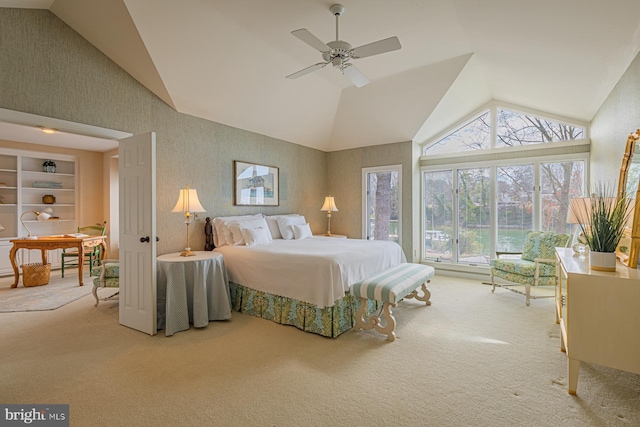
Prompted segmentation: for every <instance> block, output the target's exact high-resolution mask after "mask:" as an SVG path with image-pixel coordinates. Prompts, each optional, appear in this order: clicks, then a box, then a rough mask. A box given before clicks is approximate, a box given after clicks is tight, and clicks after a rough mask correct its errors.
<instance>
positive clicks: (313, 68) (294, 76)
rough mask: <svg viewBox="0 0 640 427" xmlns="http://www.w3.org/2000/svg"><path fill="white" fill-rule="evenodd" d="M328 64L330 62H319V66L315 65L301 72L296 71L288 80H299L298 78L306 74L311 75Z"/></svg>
mask: <svg viewBox="0 0 640 427" xmlns="http://www.w3.org/2000/svg"><path fill="white" fill-rule="evenodd" d="M327 64H328V62H318V63H317V64H313V65H311V66H309V67H307V68H303V69H302V70H300V71H296V72H295V73H293V74H289V75H288V76H287V77H286V78H287V79H297V78H298V77H302V76H304V75H305V74H309V73H311V72H313V71H315V70H319V69H320V68H324V67H325V66H326V65H327Z"/></svg>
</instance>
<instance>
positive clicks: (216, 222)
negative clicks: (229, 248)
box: [213, 214, 262, 248]
mask: <svg viewBox="0 0 640 427" xmlns="http://www.w3.org/2000/svg"><path fill="white" fill-rule="evenodd" d="M251 218H262V214H255V215H237V216H220V217H217V218H214V219H213V244H214V245H215V246H216V247H217V248H219V247H221V246H224V245H231V244H233V243H232V241H229V242H227V239H226V238H225V230H226V229H227V223H228V222H231V221H235V220H239V219H251Z"/></svg>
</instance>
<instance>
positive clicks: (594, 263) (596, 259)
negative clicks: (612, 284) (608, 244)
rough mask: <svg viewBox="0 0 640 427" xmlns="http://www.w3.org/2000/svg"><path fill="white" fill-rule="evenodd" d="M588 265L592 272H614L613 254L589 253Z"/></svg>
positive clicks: (614, 255)
mask: <svg viewBox="0 0 640 427" xmlns="http://www.w3.org/2000/svg"><path fill="white" fill-rule="evenodd" d="M589 264H590V267H591V269H592V270H597V271H616V253H615V252H595V251H591V252H589Z"/></svg>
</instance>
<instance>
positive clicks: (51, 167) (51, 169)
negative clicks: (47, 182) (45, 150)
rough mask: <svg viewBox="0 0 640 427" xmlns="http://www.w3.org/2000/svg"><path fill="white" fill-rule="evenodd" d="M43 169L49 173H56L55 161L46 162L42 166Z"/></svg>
mask: <svg viewBox="0 0 640 427" xmlns="http://www.w3.org/2000/svg"><path fill="white" fill-rule="evenodd" d="M42 169H43V170H44V171H45V172H47V173H55V172H56V162H54V161H53V160H45V162H44V163H43V164H42Z"/></svg>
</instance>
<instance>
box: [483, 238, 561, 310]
mask: <svg viewBox="0 0 640 427" xmlns="http://www.w3.org/2000/svg"><path fill="white" fill-rule="evenodd" d="M569 238H570V236H569V235H567V234H558V233H554V232H551V231H546V232H542V231H536V232H533V231H530V232H529V233H528V234H527V241H526V243H525V245H524V250H523V251H522V253H521V254H520V253H513V252H498V253H497V254H496V255H497V257H496V259H493V260H491V262H490V265H491V285H492V288H491V292H495V290H496V286H499V287H502V288H505V289H509V290H510V291H513V292H517V293H519V294H523V295H525V296H526V304H527V305H529V303H530V300H531V299H535V298H546V297H547V296H531V286H555V285H556V259H555V248H556V247H566V246H567V245H568V244H569V242H570V239H569ZM503 255H520V257H519V258H501V256H503ZM496 277H499V278H501V279H504V280H506V281H508V282H511V283H501V284H498V283H496V281H495V278H496ZM522 285H524V292H522V290H521V288H522ZM516 286H517V287H519V288H520V289H518V288H515V287H516ZM552 296H553V295H549V297H552Z"/></svg>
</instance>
